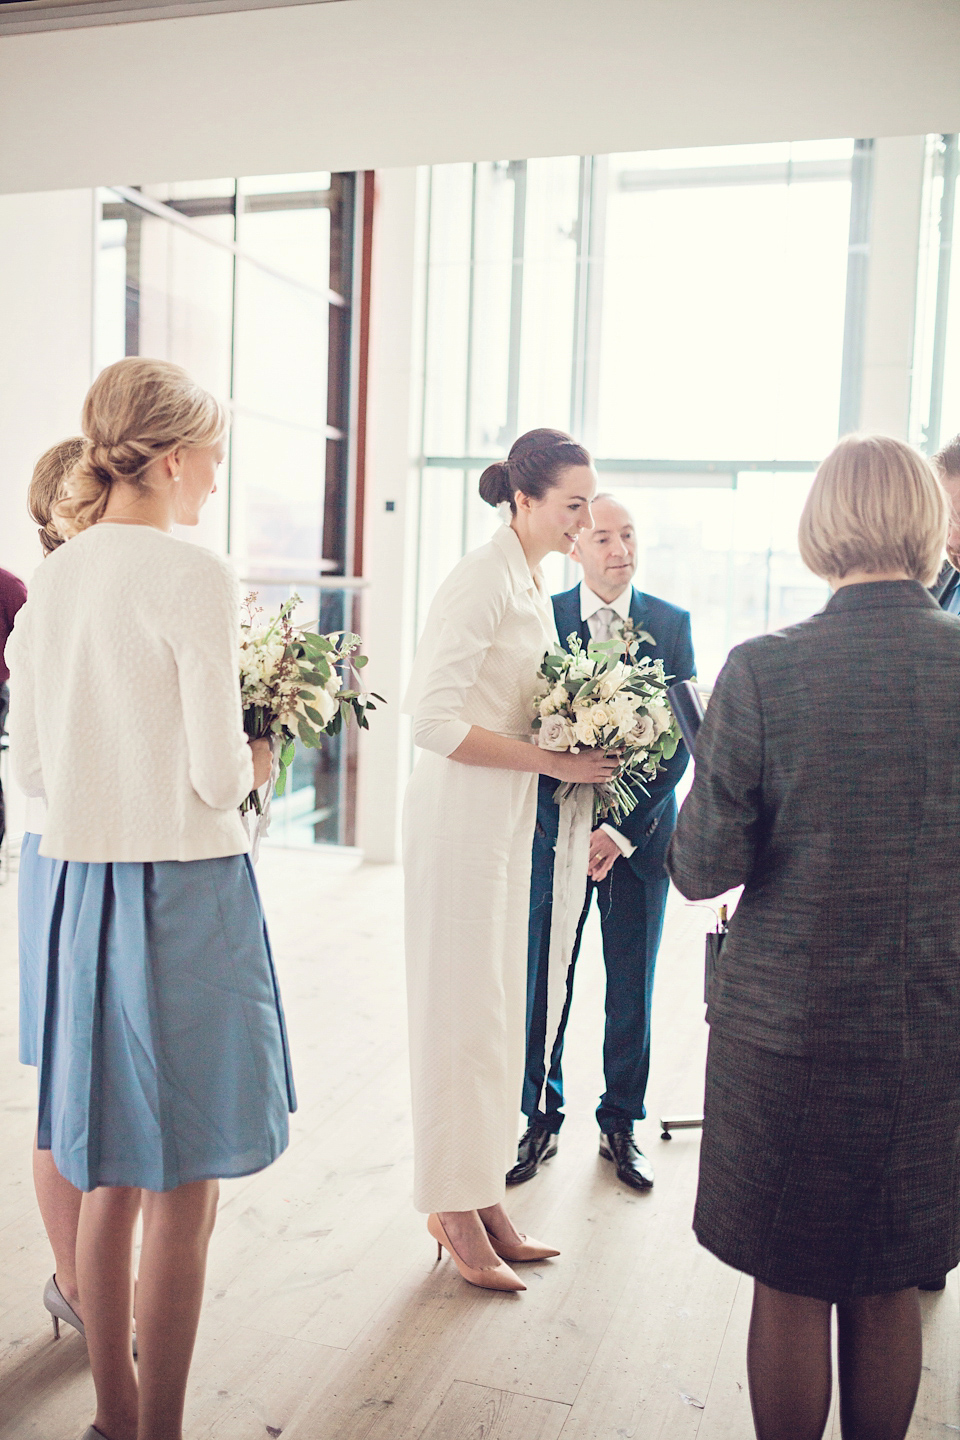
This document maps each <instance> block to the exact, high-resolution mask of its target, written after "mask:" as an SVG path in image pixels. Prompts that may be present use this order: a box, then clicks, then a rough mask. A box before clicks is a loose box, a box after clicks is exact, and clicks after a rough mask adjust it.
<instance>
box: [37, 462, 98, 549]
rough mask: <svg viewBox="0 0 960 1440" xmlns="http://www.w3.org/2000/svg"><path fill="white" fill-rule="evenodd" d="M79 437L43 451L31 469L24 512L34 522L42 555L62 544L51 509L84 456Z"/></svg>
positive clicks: (61, 537)
mask: <svg viewBox="0 0 960 1440" xmlns="http://www.w3.org/2000/svg"><path fill="white" fill-rule="evenodd" d="M83 446H84V440H83V436H82V435H71V437H70V439H69V440H61V441H60V442H59V443H58V444H56V445H51V446H50V449H49V450H45V451H44V452H43V454H42V455H41V456H40V459H39V460H38V461H37V463H36V465H34V467H33V475H32V476H31V479H30V487H29V489H28V490H27V509H28V510H29V511H30V515H31V517H32V518H33V520H34V521H35V523H36V525H37V526H38V527H39V528H38V534H39V536H40V544H41V545H42V546H43V553H44V555H49V554H50V552H51V550H56V548H57V546H58V545H62V544H63V536H62V535H61V534H60V532H59V530H58V529H57V527H56V525H55V524H54V523H53V507H54V505H55V504H56V502H57V501H58V500H59V498H60V496H61V493H62V487H63V482H64V480H65V478H66V476H67V475H69V473H70V471H71V470H72V469H73V468H74V466H75V465H76V463H77V461H78V460H79V459H80V456H81V455H82V454H83Z"/></svg>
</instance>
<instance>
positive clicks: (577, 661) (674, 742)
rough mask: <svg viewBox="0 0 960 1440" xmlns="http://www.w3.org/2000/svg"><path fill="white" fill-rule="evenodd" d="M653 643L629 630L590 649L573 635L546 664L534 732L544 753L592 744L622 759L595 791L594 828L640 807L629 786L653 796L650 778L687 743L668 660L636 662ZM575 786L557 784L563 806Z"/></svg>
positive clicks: (541, 668) (536, 705) (591, 644)
mask: <svg viewBox="0 0 960 1440" xmlns="http://www.w3.org/2000/svg"><path fill="white" fill-rule="evenodd" d="M646 638H648V637H646V636H645V635H643V634H637V635H634V634H632V633H626V632H625V634H624V635H623V637H622V638H620V639H614V640H603V641H594V640H591V642H590V644H589V645H588V646H587V648H586V650H584V648H583V645H582V644H581V641H580V637H579V636H578V635H571V636H570V639H569V642H568V643H569V645H570V649H569V650H564V649H562V648H560V647H558V648H557V649H555V650H551V651H548V652H547V654H546V655H545V656H544V658H543V664H542V665H541V666H540V672H539V674H540V681H541V684H540V690H539V693H538V695H537V699H536V701H535V714H534V719H533V729H534V731H535V732H536V734H537V744H538V745H539V746H540V748H541V750H570V751H573V752H574V753H576V752H577V751H578V750H579V749H580V748H581V747H585V748H587V749H590V750H592V749H600V750H611V751H614V752H616V753H617V754H619V755H620V757H621V763H620V768H619V770H618V771H617V773H616V774H615V775H614V776H613V778H612V779H611V780H607V781H605V782H604V783H603V784H601V785H596V786H594V820H593V823H594V825H596V824H597V823H598V822H599V821H600V820H604V819H606V818H607V817H608V816H612V818H613V820H614V821H615V822H619V821H620V820H622V818H623V817H624V815H629V813H630V811H631V810H632V809H633V808H634V806H635V805H636V803H637V796H636V794H635V793H634V791H633V790H632V789H631V788H630V787H631V786H634V787H639V788H640V789H641V790H643V792H644V793H645V794H646V793H649V792H648V791H647V788H646V786H645V785H644V783H643V782H644V780H652V779H653V778H654V776H655V775H656V774H657V771H658V770H659V769H661V768H662V764H663V761H664V760H669V759H670V757H671V756H672V755H673V754H674V752H675V751H676V748H677V746H678V745H679V743H680V730H679V728H678V726H677V723H676V721H675V720H674V718H673V712H672V711H671V709H670V707H669V705H668V704H667V700H666V692H667V688H668V681H667V678H666V676H665V675H664V673H663V661H662V660H651V659H649V658H648V657H646V656H645V657H644V658H643V659H642V660H637V658H636V652H637V649H638V647H639V644H640V642H641V640H642V639H646ZM571 789H572V785H571V783H570V782H565V783H563V784H561V785H560V786H558V787H557V792H556V797H555V798H556V800H557V803H558V804H559V803H560V802H561V801H562V800H563V799H564V798H565V797H566V796H567V795H568V794H569V793H570V791H571Z"/></svg>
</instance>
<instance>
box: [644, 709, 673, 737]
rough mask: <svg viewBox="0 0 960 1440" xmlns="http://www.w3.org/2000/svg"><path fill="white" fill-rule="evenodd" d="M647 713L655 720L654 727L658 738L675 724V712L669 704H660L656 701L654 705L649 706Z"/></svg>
mask: <svg viewBox="0 0 960 1440" xmlns="http://www.w3.org/2000/svg"><path fill="white" fill-rule="evenodd" d="M647 713H648V714H649V716H650V718H651V719H652V721H653V724H654V727H655V729H656V732H657V738H658V739H659V737H660V736H661V735H664V734H665V733H666V732H667V731H668V730H669V729H670V726H671V725H672V724H673V712H672V710H670V708H669V706H667V705H659V704H657V703H656V702H654V704H653V705H648V706H647Z"/></svg>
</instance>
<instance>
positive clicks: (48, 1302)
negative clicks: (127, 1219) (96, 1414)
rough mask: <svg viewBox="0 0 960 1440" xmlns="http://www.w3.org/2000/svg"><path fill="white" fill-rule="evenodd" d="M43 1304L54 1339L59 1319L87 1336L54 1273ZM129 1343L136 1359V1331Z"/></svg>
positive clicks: (94, 1432) (85, 1438)
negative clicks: (48, 1315) (49, 1320)
mask: <svg viewBox="0 0 960 1440" xmlns="http://www.w3.org/2000/svg"><path fill="white" fill-rule="evenodd" d="M43 1305H44V1309H45V1310H47V1311H49V1314H50V1318H51V1320H52V1321H53V1338H54V1339H55V1340H59V1339H60V1321H61V1320H63V1321H64V1322H65V1323H66V1324H67V1325H72V1326H73V1328H74V1330H78V1331H79V1332H80V1334H81V1335H82V1336H83V1338H84V1340H86V1338H87V1332H86V1330H85V1329H84V1326H83V1321H82V1320H81V1319H80V1316H79V1315H78V1314H77V1312H76V1310H74V1308H73V1306H72V1305H71V1304H70V1302H69V1300H64V1298H63V1296H62V1295H61V1293H60V1286H59V1285H58V1284H57V1277H56V1275H51V1276H50V1279H49V1280H48V1281H47V1283H46V1286H45V1288H44V1291H43ZM131 1344H132V1348H133V1358H134V1360H136V1358H137V1337H136V1333H134V1336H133V1340H132V1342H131ZM92 1434H93V1436H94V1437H95V1436H96V1435H97V1434H98V1432H97V1431H96V1430H92ZM83 1440H87V1436H86V1435H85V1436H84V1437H83Z"/></svg>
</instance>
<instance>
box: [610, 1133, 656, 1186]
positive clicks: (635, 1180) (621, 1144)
mask: <svg viewBox="0 0 960 1440" xmlns="http://www.w3.org/2000/svg"><path fill="white" fill-rule="evenodd" d="M600 1154H601V1155H602V1156H603V1158H604V1160H612V1161H613V1163H614V1164H615V1165H616V1167H617V1179H618V1180H622V1181H623V1183H624V1185H631V1186H632V1187H633V1189H634V1190H649V1189H650V1186H651V1185H652V1184H653V1166H652V1165H651V1164H650V1161H649V1160H648V1159H647V1157H646V1155H644V1153H643V1151H642V1150H641V1149H640V1148H639V1147H638V1145H637V1142H636V1140H634V1138H633V1128H632V1126H631V1127H630V1128H628V1129H625V1130H613V1131H611V1133H610V1134H607V1133H606V1132H605V1131H603V1130H601V1131H600Z"/></svg>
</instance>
